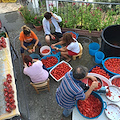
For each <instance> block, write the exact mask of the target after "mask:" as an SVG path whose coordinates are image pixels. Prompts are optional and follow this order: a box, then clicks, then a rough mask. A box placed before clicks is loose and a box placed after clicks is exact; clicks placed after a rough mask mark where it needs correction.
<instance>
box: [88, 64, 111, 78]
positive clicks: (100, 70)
mask: <svg viewBox="0 0 120 120" xmlns="http://www.w3.org/2000/svg"><path fill="white" fill-rule="evenodd" d="M90 73H96V74H100V75H102V76H104V77H106V78H107V79H109V78H110V75H109V74H108V73H107V72H106V71H105V70H103V69H102V68H100V67H99V66H96V67H94V68H93V69H92V70H91V71H90Z"/></svg>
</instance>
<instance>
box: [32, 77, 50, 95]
mask: <svg viewBox="0 0 120 120" xmlns="http://www.w3.org/2000/svg"><path fill="white" fill-rule="evenodd" d="M49 81H50V79H49V78H48V79H47V80H46V81H45V82H39V83H32V82H30V84H31V85H32V86H33V87H34V89H35V90H36V92H37V94H39V92H40V91H44V90H48V91H50V87H49Z"/></svg>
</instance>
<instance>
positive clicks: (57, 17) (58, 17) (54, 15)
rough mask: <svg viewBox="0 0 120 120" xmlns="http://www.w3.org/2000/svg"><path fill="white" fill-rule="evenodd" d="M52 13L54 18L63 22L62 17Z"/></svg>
mask: <svg viewBox="0 0 120 120" xmlns="http://www.w3.org/2000/svg"><path fill="white" fill-rule="evenodd" d="M51 15H52V17H53V18H55V19H56V20H57V22H61V21H62V18H61V17H60V16H58V15H56V14H54V13H52V12H51Z"/></svg>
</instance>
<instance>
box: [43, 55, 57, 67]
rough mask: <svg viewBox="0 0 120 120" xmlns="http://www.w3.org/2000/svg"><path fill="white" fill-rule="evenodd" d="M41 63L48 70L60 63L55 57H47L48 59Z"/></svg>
mask: <svg viewBox="0 0 120 120" xmlns="http://www.w3.org/2000/svg"><path fill="white" fill-rule="evenodd" d="M41 61H42V63H43V65H44V66H45V67H46V68H49V67H52V66H54V65H56V64H57V63H58V59H57V58H56V57H54V56H50V57H47V58H46V59H41Z"/></svg>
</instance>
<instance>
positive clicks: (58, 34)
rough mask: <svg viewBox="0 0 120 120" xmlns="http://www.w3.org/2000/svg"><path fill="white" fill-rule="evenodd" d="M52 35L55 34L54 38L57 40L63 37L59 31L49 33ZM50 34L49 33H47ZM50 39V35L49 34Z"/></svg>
mask: <svg viewBox="0 0 120 120" xmlns="http://www.w3.org/2000/svg"><path fill="white" fill-rule="evenodd" d="M51 34H52V35H53V36H55V38H56V40H59V39H60V38H61V37H63V34H62V33H59V32H55V33H51ZM47 35H49V34H46V35H45V36H47ZM49 36H50V35H49ZM50 39H51V40H52V38H51V36H50Z"/></svg>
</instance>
